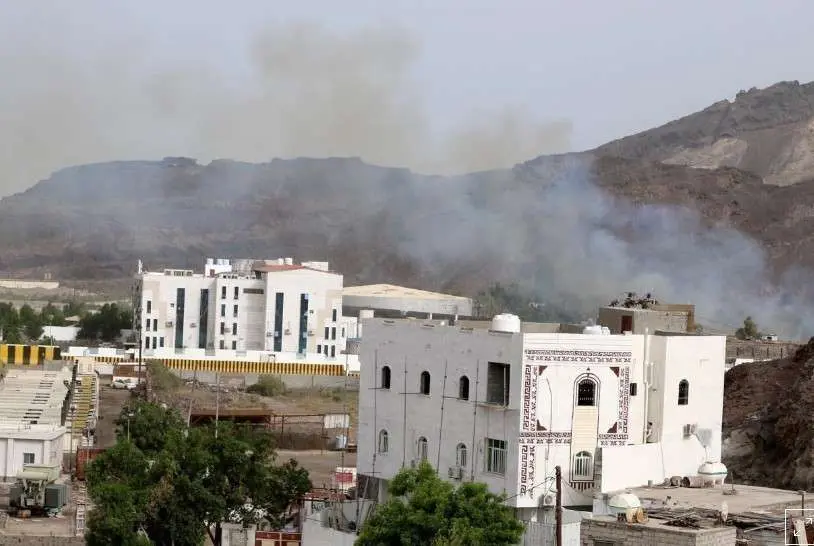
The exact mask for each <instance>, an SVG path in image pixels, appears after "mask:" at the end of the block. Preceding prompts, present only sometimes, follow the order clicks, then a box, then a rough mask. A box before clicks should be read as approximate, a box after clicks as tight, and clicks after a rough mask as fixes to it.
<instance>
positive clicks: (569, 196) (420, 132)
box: [0, 6, 814, 337]
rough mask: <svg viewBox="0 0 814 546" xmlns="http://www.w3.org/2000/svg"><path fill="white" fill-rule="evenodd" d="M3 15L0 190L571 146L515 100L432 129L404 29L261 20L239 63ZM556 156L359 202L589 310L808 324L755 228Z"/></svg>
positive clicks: (461, 163)
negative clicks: (687, 310)
mask: <svg viewBox="0 0 814 546" xmlns="http://www.w3.org/2000/svg"><path fill="white" fill-rule="evenodd" d="M51 8H52V9H51V11H47V10H44V12H46V13H45V14H44V15H42V16H43V17H45V16H48V17H50V21H51V23H53V22H54V21H58V20H60V18H62V17H63V16H64V15H65V13H60V12H59V10H55V9H53V6H51ZM66 9H68V8H66ZM10 21H11V20H10V19H9V18H6V19H5V23H0V31H2V32H0V36H2V37H0V40H4V42H0V45H4V46H6V47H2V53H0V74H3V75H4V81H3V85H0V141H2V142H3V143H4V146H2V147H0V195H5V194H8V193H11V192H14V191H19V190H22V189H24V188H26V187H27V186H30V185H32V184H33V183H34V182H35V181H36V180H38V179H41V178H44V177H45V176H47V175H48V174H49V173H50V172H52V171H54V170H56V169H60V168H62V167H65V166H67V165H73V164H82V163H89V162H97V161H107V160H114V159H128V158H147V159H150V158H159V157H163V156H167V155H185V156H190V157H197V158H199V159H202V160H208V159H211V158H217V157H229V158H234V159H241V160H247V161H261V162H262V161H268V160H269V159H270V158H272V157H297V156H311V157H326V156H361V157H362V158H364V159H365V160H367V161H368V162H372V163H378V164H382V165H388V166H407V167H410V168H412V169H413V170H416V171H419V172H427V173H458V172H471V171H480V170H486V169H493V168H499V167H510V166H511V165H513V164H515V163H517V162H520V161H524V160H526V159H528V158H530V157H536V156H539V155H541V154H544V153H550V152H559V151H564V150H567V149H568V144H569V137H570V126H569V124H568V123H565V122H556V123H538V122H535V121H534V120H533V116H530V115H529V113H528V112H526V111H524V110H523V109H522V108H519V109H518V108H511V107H506V108H502V109H498V110H497V112H496V113H494V112H493V113H490V114H479V115H476V116H474V117H473V118H472V119H474V121H473V122H471V123H467V124H463V125H462V126H459V127H456V128H454V129H453V130H452V131H450V132H449V133H445V134H439V133H438V130H437V128H436V127H435V126H434V125H433V123H432V120H430V119H429V118H428V116H427V114H426V110H425V108H424V106H423V104H422V95H423V94H422V92H421V90H420V89H419V88H418V87H417V85H416V84H415V82H414V81H413V79H412V73H411V70H412V68H413V66H414V63H415V61H416V59H417V57H418V55H419V54H420V53H421V51H420V48H419V47H418V44H416V43H415V42H414V41H413V40H412V39H411V37H410V36H409V35H407V34H405V33H403V32H400V31H398V30H397V29H386V30H382V29H378V30H364V31H359V32H355V33H350V34H333V33H330V32H328V31H326V30H324V29H322V28H319V27H315V26H309V25H297V26H288V27H284V28H274V29H270V30H268V31H266V32H264V33H262V34H260V35H258V36H256V37H255V38H254V39H253V40H251V45H250V48H249V50H248V51H247V54H246V56H245V58H243V59H241V60H240V61H241V63H237V64H241V65H243V64H245V66H246V67H248V68H247V71H246V73H244V72H242V71H241V70H239V69H237V68H235V70H234V72H232V71H230V70H224V69H222V68H219V67H218V66H215V65H214V64H209V63H204V62H198V63H196V64H193V65H190V64H176V63H173V62H171V61H168V60H159V61H155V59H154V58H152V57H150V56H148V55H147V54H146V53H145V52H146V51H148V49H149V48H147V47H146V44H143V43H141V42H140V41H138V40H129V39H126V37H125V38H122V39H118V40H117V39H114V38H109V39H108V40H107V41H105V42H104V43H103V44H102V45H101V46H97V47H95V48H91V50H90V52H88V51H84V52H83V53H82V54H79V53H75V54H74V53H70V52H69V50H68V49H67V48H65V47H63V46H64V40H65V39H66V37H65V36H64V35H63V34H61V33H60V32H57V30H58V28H57V27H56V26H53V25H51V26H49V27H48V28H46V29H44V30H43V31H42V32H40V33H31V32H29V30H30V28H32V27H31V26H27V25H15V24H9V23H10ZM11 22H13V21H11ZM38 22H39V23H41V21H38ZM21 31H22V32H21ZM83 31H84V32H87V29H83ZM79 34H81V33H79ZM77 36H78V34H77V35H74V36H73V38H76V37H77ZM10 44H13V47H11V45H10ZM461 92H462V93H463V92H465V91H463V90H461ZM566 163H567V165H566V166H565V168H562V167H561V168H558V169H555V171H556V172H552V170H551V169H549V168H548V166H547V163H546V162H545V161H533V162H530V163H528V164H526V165H524V166H522V168H518V169H515V171H514V172H505V173H491V174H489V175H475V176H464V177H454V178H451V179H446V180H444V179H438V180H435V182H434V183H432V184H427V183H421V184H419V185H415V186H412V187H407V186H402V187H401V188H400V189H399V191H400V192H401V194H400V195H398V197H399V198H398V199H396V198H393V196H392V195H391V196H389V197H390V198H389V199H388V198H386V197H385V196H369V197H368V198H369V199H371V202H370V206H369V207H366V210H367V211H368V212H369V213H370V214H371V215H373V216H377V217H378V218H382V219H383V224H382V232H383V233H387V234H389V237H388V238H387V241H386V243H385V244H386V245H388V246H392V247H393V248H395V249H396V250H397V252H398V254H400V255H402V256H405V257H409V258H411V259H412V260H414V261H415V262H416V263H418V264H421V266H422V268H423V269H424V270H441V269H443V270H444V271H454V270H455V269H456V267H458V268H460V264H468V265H471V266H472V267H482V268H484V270H485V271H487V272H485V273H484V274H483V276H484V278H495V279H498V278H500V279H505V280H519V281H520V282H521V283H522V284H524V285H525V286H526V288H528V289H529V290H531V291H533V292H534V293H535V294H536V295H537V296H538V297H539V298H540V299H541V300H543V301H558V302H566V303H567V304H568V305H571V306H574V307H575V308H579V309H582V310H585V311H586V312H589V311H591V310H593V308H594V306H595V305H597V304H603V303H607V302H608V300H609V299H611V298H613V297H616V296H618V295H619V294H621V293H622V292H624V291H627V290H639V291H640V292H644V291H652V292H654V293H655V294H656V296H657V297H658V298H659V299H660V300H662V301H670V302H677V303H681V302H693V303H695V304H696V305H697V306H698V311H699V313H698V314H699V316H700V321H701V322H702V323H704V322H708V323H709V322H710V319H712V324H713V325H717V323H720V324H722V325H738V324H739V323H740V322H741V321H742V320H743V318H744V317H745V316H746V315H748V314H751V315H753V316H754V317H755V318H756V320H757V321H758V323H759V324H761V325H767V326H769V327H771V328H773V329H774V330H775V331H776V332H778V333H781V334H784V335H786V336H789V337H805V336H807V335H809V334H810V332H812V331H814V319H813V318H812V316H811V312H810V310H809V308H808V306H807V305H805V302H807V301H812V300H811V298H810V297H808V296H809V295H808V294H801V292H802V289H801V288H799V287H804V286H805V285H806V283H804V282H800V281H801V279H805V274H804V273H800V272H795V275H796V277H795V278H794V279H791V278H790V277H789V278H788V279H786V281H787V282H781V283H779V284H770V283H768V282H767V281H766V279H768V278H770V275H769V272H768V271H767V268H766V263H767V262H766V259H765V256H764V254H763V252H762V250H761V249H760V247H759V246H758V245H757V244H756V243H754V242H753V241H751V240H749V239H747V238H746V237H744V236H742V235H741V234H739V233H737V232H735V231H732V230H728V229H724V228H716V229H713V230H708V229H706V228H705V227H702V225H701V223H700V221H699V219H698V217H697V215H695V214H694V213H692V212H689V211H685V210H680V209H675V208H669V207H655V206H650V207H633V206H630V205H628V204H625V203H623V202H620V201H617V200H615V199H613V198H612V197H611V196H608V195H606V194H605V193H604V192H602V191H601V190H600V189H599V188H598V187H597V186H596V185H594V184H593V183H592V180H591V177H592V174H591V172H592V171H591V165H590V159H588V158H581V159H578V158H573V159H572V160H568V161H566ZM504 185H505V186H506V187H505V191H504ZM361 195H364V192H362V194H361ZM383 200H384V201H386V203H382V201H383ZM397 208H400V210H396V209H397ZM373 216H371V217H369V218H368V220H370V218H372V217H373ZM393 219H396V220H393ZM352 220H353V222H354V225H362V226H364V225H368V226H369V225H371V224H370V223H367V224H366V223H365V218H363V217H354V218H353V219H352ZM349 221H350V220H349ZM140 227H142V228H143V226H140ZM351 227H352V226H351V225H350V224H349V225H346V226H344V228H346V229H351ZM134 229H135V228H134ZM780 287H785V288H782V289H781V288H780ZM788 287H794V288H793V289H792V288H788Z"/></svg>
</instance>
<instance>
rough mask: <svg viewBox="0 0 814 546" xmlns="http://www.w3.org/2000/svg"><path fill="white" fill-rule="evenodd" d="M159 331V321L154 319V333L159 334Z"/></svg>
mask: <svg viewBox="0 0 814 546" xmlns="http://www.w3.org/2000/svg"><path fill="white" fill-rule="evenodd" d="M157 331H158V319H157V318H154V319H153V332H157Z"/></svg>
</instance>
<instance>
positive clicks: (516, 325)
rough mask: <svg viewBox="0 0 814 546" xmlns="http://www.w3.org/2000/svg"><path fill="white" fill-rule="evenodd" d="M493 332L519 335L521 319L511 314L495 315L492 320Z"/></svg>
mask: <svg viewBox="0 0 814 546" xmlns="http://www.w3.org/2000/svg"><path fill="white" fill-rule="evenodd" d="M492 331H493V332H508V333H512V334H518V333H520V317H518V316H517V315H511V314H509V313H502V314H500V315H495V317H494V318H493V319H492Z"/></svg>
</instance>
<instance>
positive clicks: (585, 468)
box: [571, 451, 593, 480]
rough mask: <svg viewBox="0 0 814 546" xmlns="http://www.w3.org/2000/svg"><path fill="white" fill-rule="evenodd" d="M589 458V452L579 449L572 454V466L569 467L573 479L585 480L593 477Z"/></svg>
mask: <svg viewBox="0 0 814 546" xmlns="http://www.w3.org/2000/svg"><path fill="white" fill-rule="evenodd" d="M591 459H592V457H591V454H590V453H588V452H587V451H580V452H579V453H577V454H576V455H574V466H573V467H572V468H571V474H572V475H573V477H574V479H575V480H587V479H591V478H592V477H593V465H592V464H591Z"/></svg>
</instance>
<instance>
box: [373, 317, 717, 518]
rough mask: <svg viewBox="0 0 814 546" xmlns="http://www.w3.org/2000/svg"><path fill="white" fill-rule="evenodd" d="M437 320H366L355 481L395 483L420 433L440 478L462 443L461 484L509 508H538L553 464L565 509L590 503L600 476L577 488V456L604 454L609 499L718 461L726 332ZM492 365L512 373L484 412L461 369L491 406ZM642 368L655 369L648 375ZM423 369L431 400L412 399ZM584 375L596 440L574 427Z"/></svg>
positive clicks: (581, 409)
mask: <svg viewBox="0 0 814 546" xmlns="http://www.w3.org/2000/svg"><path fill="white" fill-rule="evenodd" d="M430 324H431V323H428V322H422V321H394V320H386V319H365V320H364V321H363V326H364V329H365V335H364V338H363V341H362V347H361V354H360V365H361V379H360V392H361V393H368V394H367V395H364V396H361V397H360V406H359V457H358V463H357V465H358V468H359V473H360V474H367V475H374V476H376V477H378V478H382V479H385V480H388V479H391V478H392V477H393V476H394V475H395V474H396V473H397V472H398V471H399V470H400V469H401V468H402V466H403V465H405V464H407V465H409V464H410V461H411V460H412V459H415V458H416V457H417V451H416V446H417V441H418V439H419V437H425V438H427V440H428V446H429V461H430V462H431V463H432V464H433V465H434V466H436V467H438V468H439V470H440V473H441V475H442V476H446V475H447V469H448V468H449V467H450V466H455V464H456V458H455V454H456V446H457V445H458V444H459V443H463V444H464V445H466V446H467V448H468V453H469V457H468V459H469V460H468V468H467V471H466V475H467V477H472V478H474V479H475V480H476V481H481V482H484V483H487V484H488V485H489V487H490V489H491V490H492V491H494V492H496V493H502V492H506V493H507V494H508V495H509V497H510V500H509V502H510V504H512V505H514V506H517V507H528V508H536V507H538V506H539V505H540V502H541V497H542V496H543V495H545V494H546V493H548V492H549V491H551V490H553V477H554V467H555V466H560V467H561V468H562V472H563V482H564V484H565V498H564V503H565V504H566V505H580V504H590V503H591V496H592V494H593V492H594V490H595V488H594V480H593V479H584V480H582V483H571V482H572V478H573V476H572V473H571V471H572V466H573V460H574V456H575V455H576V451H574V450H575V449H577V450H585V451H588V452H590V453H594V454H596V453H597V451H598V450H600V449H601V450H602V451H601V455H602V458H601V481H600V482H599V483H598V484H597V485H600V486H601V489H602V490H603V491H611V490H613V489H609V488H624V487H633V486H638V485H645V484H646V483H647V481H648V480H653V481H655V482H658V483H660V482H661V481H663V479H664V478H665V477H669V476H672V475H682V476H684V475H693V474H695V472H696V471H697V468H698V466H699V465H700V464H701V463H703V462H704V459H706V458H709V459H711V460H716V459H718V457H720V438H721V422H722V411H723V367H724V354H725V343H726V340H725V338H724V337H721V336H661V335H659V336H653V335H615V336H606V335H584V334H525V335H522V334H499V333H494V332H489V331H488V330H472V329H463V328H460V327H449V326H440V325H437V324H434V325H430ZM490 360H491V361H495V362H506V363H509V364H510V365H511V366H512V368H511V388H510V390H511V401H510V404H509V406H508V408H506V409H495V408H487V407H483V406H477V408H476V405H475V404H473V403H472V402H471V401H470V402H464V401H461V400H458V399H457V398H456V397H457V394H458V380H459V378H460V377H461V375H467V376H468V377H469V378H470V382H471V383H470V384H471V387H470V392H471V393H472V399H473V400H474V399H475V398H474V397H475V393H477V399H478V400H484V398H485V394H486V381H485V378H486V371H485V370H486V366H487V363H488V362H489V361H490ZM645 362H649V363H650V364H651V366H650V368H651V369H650V371H649V372H648V373H647V374H646V373H645V370H646V366H645ZM384 366H389V368H390V376H391V386H390V389H384V388H381V376H382V368H383V367H384ZM424 370H427V371H429V372H430V374H431V386H432V389H431V393H430V395H429V396H425V395H422V394H418V391H419V377H420V374H421V372H422V371H424ZM478 370H480V371H478ZM405 371H406V373H405ZM584 374H590V375H591V376H593V377H594V378H595V380H596V381H598V383H599V391H598V395H599V396H598V401H597V406H596V408H594V409H593V410H591V411H593V413H592V414H591V415H592V417H591V419H593V421H591V423H594V424H593V427H594V429H595V430H596V434H595V435H594V436H593V438H592V437H591V432H590V430H588V432H587V434H588V435H587V436H585V434H586V432H585V427H586V425H585V423H584V422H582V424H579V422H578V421H575V416H577V417H578V416H579V414H580V412H582V413H585V412H586V408H584V407H575V406H576V395H577V392H576V391H577V389H576V382H577V380H578V378H579V377H580V376H582V375H584ZM445 377H446V386H444V381H445V379H444V378H445ZM683 378H687V379H688V380H689V381H690V385H691V387H690V400H689V404H688V405H686V406H679V405H678V382H679V381H680V380H681V379H683ZM648 383H651V384H650V385H649V388H648ZM633 384H635V385H636V387H635V389H632V388H631V385H633ZM634 391H635V394H634ZM405 393H406V394H405ZM442 393H443V396H442V395H441V394H442ZM648 397H649V401H648V403H646V402H645V399H646V398H648ZM646 406H647V408H648V410H647V411H645V407H646ZM588 413H590V411H589V412H588ZM648 421H650V422H653V428H654V432H653V433H652V434H651V440H652V441H655V442H661V443H652V444H647V445H640V444H642V443H643V442H644V441H645V429H646V423H647V422H648ZM685 423H697V424H698V427H699V428H702V429H703V428H706V429H711V430H712V431H713V433H712V442H711V443H710V446H709V449H708V453H707V454H705V452H704V448H703V447H702V446H701V445H700V442H699V441H698V438H697V437H692V438H684V437H683V430H682V428H683V425H684V424H685ZM588 428H589V429H590V427H588ZM382 430H386V431H387V432H388V444H389V445H388V448H389V449H388V452H387V453H376V451H377V447H378V443H379V432H380V431H382ZM579 431H582V432H579ZM580 434H582V436H580ZM487 437H491V438H495V439H505V440H507V441H508V451H509V453H508V468H507V472H506V475H505V476H492V475H489V474H487V473H485V472H484V456H485V454H484V439H485V438H487ZM582 444H584V445H582ZM593 465H594V466H595V465H596V460H594V461H593ZM596 477H597V476H594V478H596ZM585 482H588V483H585Z"/></svg>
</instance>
